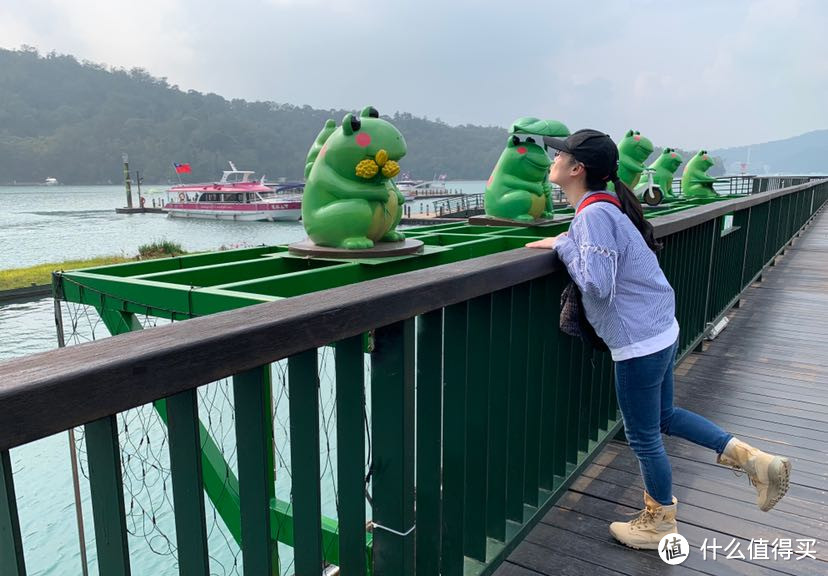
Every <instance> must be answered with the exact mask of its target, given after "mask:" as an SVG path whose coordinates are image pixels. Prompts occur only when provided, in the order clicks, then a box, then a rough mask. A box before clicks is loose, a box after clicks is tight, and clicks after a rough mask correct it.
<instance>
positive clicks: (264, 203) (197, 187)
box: [164, 162, 305, 222]
mask: <svg viewBox="0 0 828 576" xmlns="http://www.w3.org/2000/svg"><path fill="white" fill-rule="evenodd" d="M230 168H231V169H230V170H225V171H224V172H222V176H221V180H219V181H218V182H211V183H207V184H181V185H179V186H173V187H172V188H170V189H169V190H168V191H167V200H166V202H165V204H164V208H165V209H166V210H167V214H168V216H169V217H170V218H204V219H210V220H238V221H242V222H253V221H271V222H273V221H276V220H294V221H295V220H299V219H300V218H301V216H302V192H303V191H304V186H305V185H304V183H303V182H285V183H280V184H275V185H272V186H266V185H265V183H264V177H262V178H261V179H260V180H256V179H254V178H253V174H255V172H253V171H251V170H238V169H236V166H235V165H234V164H233V163H232V162H230Z"/></svg>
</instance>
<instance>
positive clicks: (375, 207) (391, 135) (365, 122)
mask: <svg viewBox="0 0 828 576" xmlns="http://www.w3.org/2000/svg"><path fill="white" fill-rule="evenodd" d="M405 153H406V146H405V139H404V138H403V136H402V134H400V132H399V130H397V128H395V127H394V126H393V125H392V124H391V123H390V122H388V121H386V120H383V119H382V118H380V117H379V113H378V112H377V111H376V109H374V108H373V107H371V106H368V107H367V108H365V109H364V110H363V111H362V112H361V114H360V115H359V116H355V115H353V114H346V115H345V117H344V118H343V119H342V125H341V126H340V127H338V128H337V127H336V123H335V122H334V121H333V120H328V121H327V122H326V123H325V126H324V127H323V128H322V131H321V132H320V133H319V135H318V136H317V138H316V140H315V141H314V143H313V145H312V146H311V149H310V151H309V152H308V158H307V161H306V163H305V179H306V183H305V192H304V194H303V196H302V222H303V224H304V226H305V231H306V232H307V233H308V236H309V237H310V239H311V240H313V242H314V243H315V244H317V245H319V246H331V247H335V248H346V249H350V250H361V249H366V248H372V247H373V246H374V243H375V242H400V241H403V240H404V239H405V236H403V235H402V234H401V233H400V232H397V231H396V227H397V224H399V222H400V218H401V217H402V207H403V203H404V202H405V199H404V197H403V195H402V194H401V193H400V191H399V190H398V189H397V186H396V184H395V183H394V181H393V180H392V178H394V176H396V175H397V174H398V173H399V171H400V166H399V164H398V161H399V160H400V158H402V157H403V156H405Z"/></svg>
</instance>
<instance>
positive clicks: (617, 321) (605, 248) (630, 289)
mask: <svg viewBox="0 0 828 576" xmlns="http://www.w3.org/2000/svg"><path fill="white" fill-rule="evenodd" d="M591 194H594V192H588V193H587V194H585V195H584V196H583V197H582V198H581V200H580V201H579V202H578V205H577V206H576V207H575V208H576V210H577V208H578V207H579V206H580V205H581V202H583V201H584V199H585V198H587V197H588V196H590V195H591ZM555 250H556V251H557V253H558V257H559V258H560V259H561V261H562V262H563V263H564V264H566V268H567V270H569V275H570V276H571V277H572V280H573V281H574V282H575V284H577V285H578V288H580V289H581V294H582V296H583V305H584V312H585V313H586V317H587V319H588V320H589V323H590V324H592V326H593V328H595V332H596V333H597V334H598V336H600V337H601V338H602V339H603V340H604V342H606V343H607V346H608V347H609V349H610V352H611V353H612V359H613V360H615V361H616V362H619V361H621V360H628V359H630V358H638V357H640V356H646V355H648V354H652V353H653V352H658V351H660V350H663V349H664V348H667V347H668V346H671V345H672V344H673V343H674V342H675V341H676V338H678V333H679V326H678V321H677V320H676V317H675V315H676V304H675V294H674V292H673V288H672V287H671V286H670V283H669V282H667V278H666V277H665V276H664V272H662V270H661V267H660V266H659V264H658V259H657V258H656V256H655V254H654V253H653V251H652V250H650V248H649V247H648V246H647V243H646V242H645V241H644V238H643V237H642V236H641V233H640V232H639V231H638V229H637V228H636V227H635V225H634V224H633V223H632V221H631V220H630V219H629V218H628V217H627V215H626V214H624V213H623V212H622V211H621V210H619V209H618V208H617V207H616V206H614V205H612V204H610V203H609V202H595V203H593V204H590V205H588V206H586V207H585V208H584V209H583V210H581V212H580V213H577V214H576V216H575V218H573V220H572V224H571V225H570V227H569V233H568V234H567V235H565V236H560V237H558V240H557V242H556V243H555Z"/></svg>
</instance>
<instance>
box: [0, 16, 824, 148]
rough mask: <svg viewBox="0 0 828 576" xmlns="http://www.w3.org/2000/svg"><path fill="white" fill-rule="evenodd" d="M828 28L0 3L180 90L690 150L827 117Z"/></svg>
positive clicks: (806, 19) (813, 20)
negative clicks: (549, 124)
mask: <svg viewBox="0 0 828 576" xmlns="http://www.w3.org/2000/svg"><path fill="white" fill-rule="evenodd" d="M826 25H828V2H826V1H823V0H801V1H796V0H727V1H721V0H683V1H671V0H568V1H565V2H560V1H557V0H547V1H542V0H539V1H535V0H511V1H509V2H507V1H503V0H501V1H498V2H480V1H479V2H474V1H466V0H460V1H454V2H452V1H451V0H407V1H404V2H403V1H396V2H395V1H392V0H386V1H385V2H382V1H377V0H235V1H232V2H230V1H219V0H140V1H139V0H133V1H131V2H127V1H124V0H108V1H102V0H2V3H0V47H3V48H8V49H15V48H19V47H20V46H21V45H22V44H29V45H32V46H35V47H36V48H37V49H38V50H39V51H40V52H41V53H47V52H49V51H51V50H55V51H57V52H59V53H66V54H72V55H74V56H76V57H77V58H78V59H81V60H82V59H87V60H92V61H95V62H99V63H104V64H107V65H110V66H118V67H125V68H131V67H143V68H146V69H147V70H148V71H149V72H150V73H151V74H153V75H155V76H159V77H160V76H165V77H167V79H168V81H169V82H170V83H171V84H177V85H178V86H180V87H181V88H182V89H195V90H199V91H201V92H215V93H217V94H220V95H222V96H224V97H226V98H244V99H247V100H272V101H275V102H280V103H291V104H299V105H302V104H309V105H310V106H313V107H315V108H323V109H329V108H345V109H358V108H362V107H363V106H365V105H366V104H373V105H374V106H375V107H377V108H378V109H379V110H380V112H381V113H383V114H385V113H389V114H390V113H393V112H394V111H401V112H410V113H412V114H415V115H418V116H427V117H428V118H430V119H435V118H440V119H441V120H443V121H445V122H447V123H449V124H466V123H471V124H478V125H498V126H507V125H508V124H509V123H510V122H511V121H512V120H513V119H515V118H518V117H520V116H537V117H540V118H550V119H556V120H560V121H562V122H564V123H565V124H566V125H568V126H569V128H570V129H572V130H575V129H578V128H583V127H592V128H598V129H601V130H605V131H607V132H609V133H610V134H611V135H612V136H614V137H618V136H620V135H622V134H623V133H624V132H625V131H626V130H627V129H629V128H635V129H637V130H640V131H641V132H642V134H644V135H646V136H648V137H650V138H651V139H652V140H653V142H654V143H655V144H656V145H659V146H676V147H681V148H687V149H692V148H699V147H707V148H719V147H725V146H735V145H741V144H753V143H758V142H764V141H769V140H776V139H781V138H786V137H790V136H794V135H797V134H800V133H802V132H807V131H809V130H814V129H819V128H828V33H826V31H825V30H826ZM55 88H56V89H59V87H58V86H56V87H55Z"/></svg>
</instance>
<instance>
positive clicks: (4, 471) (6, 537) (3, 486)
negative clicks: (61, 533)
mask: <svg viewBox="0 0 828 576" xmlns="http://www.w3.org/2000/svg"><path fill="white" fill-rule="evenodd" d="M0 574H4V575H8V576H25V574H26V563H25V561H24V559H23V543H22V540H21V538H20V520H19V519H18V516H17V499H16V498H15V495H14V479H13V478H12V469H11V458H10V457H9V451H8V450H3V451H2V452H0Z"/></svg>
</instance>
